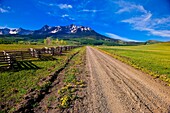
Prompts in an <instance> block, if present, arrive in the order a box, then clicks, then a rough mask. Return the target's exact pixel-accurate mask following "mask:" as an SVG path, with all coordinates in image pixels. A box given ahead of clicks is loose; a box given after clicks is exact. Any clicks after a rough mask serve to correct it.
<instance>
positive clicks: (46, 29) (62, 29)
mask: <svg viewBox="0 0 170 113" xmlns="http://www.w3.org/2000/svg"><path fill="white" fill-rule="evenodd" d="M92 31H93V30H92V29H91V28H89V27H84V26H76V25H73V24H71V25H69V26H55V27H50V26H48V25H45V26H43V27H42V28H41V29H39V30H35V31H34V33H33V34H34V35H42V34H43V35H47V34H61V33H64V34H75V33H82V32H92Z"/></svg>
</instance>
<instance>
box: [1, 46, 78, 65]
mask: <svg viewBox="0 0 170 113" xmlns="http://www.w3.org/2000/svg"><path fill="white" fill-rule="evenodd" d="M77 47H80V46H58V47H44V48H41V49H34V48H29V49H28V50H27V51H3V52H0V68H12V66H13V64H14V63H16V62H17V61H23V60H29V59H32V58H41V57H42V56H43V55H45V54H48V55H51V56H54V55H61V54H62V52H64V51H69V50H71V49H74V48H77Z"/></svg>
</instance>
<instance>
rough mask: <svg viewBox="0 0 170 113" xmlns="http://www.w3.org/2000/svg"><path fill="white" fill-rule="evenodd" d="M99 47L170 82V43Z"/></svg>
mask: <svg viewBox="0 0 170 113" xmlns="http://www.w3.org/2000/svg"><path fill="white" fill-rule="evenodd" d="M98 48H99V49H100V50H102V51H104V52H106V53H107V54H109V55H111V56H113V57H114V58H116V59H118V60H121V61H123V62H125V63H127V64H130V65H131V66H133V67H135V68H137V69H140V70H142V71H144V72H146V73H148V74H150V75H152V76H154V77H156V78H160V79H161V80H163V81H166V82H169V83H170V43H159V44H152V45H142V46H111V47H109V46H100V47H98Z"/></svg>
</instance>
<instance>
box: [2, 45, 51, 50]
mask: <svg viewBox="0 0 170 113" xmlns="http://www.w3.org/2000/svg"><path fill="white" fill-rule="evenodd" d="M46 46H47V47H48V45H44V44H41V45H30V44H0V51H4V50H28V49H29V48H43V47H46Z"/></svg>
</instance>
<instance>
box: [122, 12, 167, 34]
mask: <svg viewBox="0 0 170 113" xmlns="http://www.w3.org/2000/svg"><path fill="white" fill-rule="evenodd" d="M121 22H124V23H129V24H131V25H132V27H133V29H135V30H139V31H147V32H149V33H150V34H152V35H155V36H161V37H170V30H167V29H166V28H167V27H169V26H170V25H169V24H167V23H170V17H167V18H165V17H164V18H156V19H153V18H152V14H151V13H147V14H145V15H142V16H139V17H134V18H130V19H125V20H122V21H121ZM161 26H163V28H164V29H163V28H162V27H161Z"/></svg>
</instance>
